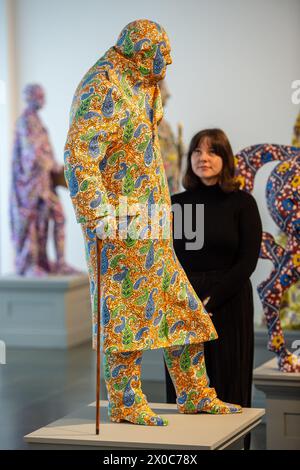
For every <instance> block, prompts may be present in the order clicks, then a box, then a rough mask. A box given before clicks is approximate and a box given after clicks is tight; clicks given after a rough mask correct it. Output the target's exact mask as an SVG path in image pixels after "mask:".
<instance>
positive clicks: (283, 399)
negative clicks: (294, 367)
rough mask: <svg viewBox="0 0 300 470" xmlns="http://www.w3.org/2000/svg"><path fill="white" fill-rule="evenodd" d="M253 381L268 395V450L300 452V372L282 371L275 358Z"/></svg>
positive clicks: (256, 374)
mask: <svg viewBox="0 0 300 470" xmlns="http://www.w3.org/2000/svg"><path fill="white" fill-rule="evenodd" d="M253 381H254V384H255V386H256V387H257V388H258V389H259V390H261V391H262V392H264V393H265V394H266V421H267V449H290V450H292V449H300V373H294V374H293V373H286V372H280V371H279V370H278V366H277V360H276V358H274V359H271V360H270V361H268V362H266V363H265V364H263V365H262V366H260V367H258V368H257V369H255V370H254V373H253Z"/></svg>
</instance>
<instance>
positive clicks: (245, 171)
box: [236, 144, 300, 372]
mask: <svg viewBox="0 0 300 470" xmlns="http://www.w3.org/2000/svg"><path fill="white" fill-rule="evenodd" d="M277 160H279V161H281V162H282V163H279V164H278V165H277V166H276V167H275V168H274V169H273V170H272V172H271V174H270V176H269V178H268V182H267V186H266V199H267V206H268V209H269V212H270V214H271V216H272V218H273V220H274V221H275V223H276V224H277V226H278V227H279V229H280V230H281V231H282V232H284V233H285V235H286V236H287V245H286V249H284V248H283V247H282V246H280V245H279V244H278V243H276V241H275V239H274V237H273V236H272V235H271V234H270V233H268V232H264V233H263V241H262V247H261V253H260V257H261V258H263V259H269V260H271V261H272V263H273V265H274V269H273V270H272V272H271V274H270V276H269V277H268V278H267V279H266V280H265V281H263V282H262V283H261V284H260V285H259V286H258V288H257V290H258V293H259V296H260V299H261V301H262V304H263V309H264V314H265V318H266V323H267V327H268V335H269V342H268V348H269V350H270V351H274V352H275V354H276V355H277V358H278V366H279V369H280V370H282V371H284V372H299V371H300V358H298V357H297V356H296V355H295V354H292V353H291V352H289V351H288V350H287V348H286V343H285V340H284V334H283V331H282V327H281V322H280V316H279V309H280V305H281V300H282V296H283V293H284V292H285V291H286V290H287V289H288V288H289V287H290V286H291V285H293V284H295V283H296V282H297V281H299V279H300V248H299V247H300V193H299V189H300V149H297V148H295V147H291V146H288V145H271V144H262V145H254V146H251V147H248V148H246V149H244V150H242V151H241V152H240V153H238V154H237V156H236V167H237V178H238V179H239V180H240V181H241V183H242V189H244V190H245V191H248V192H251V191H252V190H253V185H254V178H255V175H256V173H257V171H258V170H259V168H261V167H262V166H263V165H264V164H266V163H268V162H271V161H277Z"/></svg>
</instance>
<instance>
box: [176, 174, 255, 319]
mask: <svg viewBox="0 0 300 470" xmlns="http://www.w3.org/2000/svg"><path fill="white" fill-rule="evenodd" d="M171 200H172V209H173V212H174V219H173V234H174V249H175V252H176V255H177V257H178V259H179V261H180V263H181V264H182V267H183V268H184V270H185V271H186V273H187V275H189V274H193V275H196V273H197V272H206V271H210V270H213V271H216V270H222V269H226V268H228V271H227V272H226V276H224V279H223V281H222V282H219V283H217V284H215V285H214V286H212V288H211V290H210V292H209V296H210V301H209V302H208V303H207V305H206V309H207V311H209V312H213V311H214V310H215V309H217V308H218V307H220V306H222V304H224V303H225V302H226V301H227V300H229V299H230V298H231V297H232V296H234V295H235V294H236V293H237V292H238V291H239V289H240V288H241V287H242V286H243V284H244V283H245V282H246V281H247V280H248V279H249V277H250V276H251V274H252V273H253V271H254V270H255V267H256V264H257V260H258V256H259V251H260V245H261V237H262V224H261V219H260V216H259V211H258V208H257V204H256V201H255V199H254V198H253V196H251V194H249V193H246V192H245V191H242V190H238V191H235V192H231V193H225V192H224V191H222V189H221V188H220V186H219V184H215V185H212V186H206V185H205V184H203V183H201V182H200V186H199V188H197V189H196V190H193V191H184V192H182V193H179V194H174V195H172V196H171ZM176 203H177V204H179V205H180V206H181V208H182V222H180V218H177V216H176V210H174V206H175V205H176ZM187 204H190V205H191V207H192V227H191V228H192V231H195V230H196V222H197V228H198V230H200V229H201V226H202V228H203V222H204V234H203V235H204V244H203V246H202V248H200V249H197V250H187V248H186V243H187V242H188V243H191V242H193V241H195V237H194V238H192V239H188V238H186V235H185V233H184V227H187V228H188V225H189V224H190V221H189V219H188V220H187V221H186V222H184V214H186V217H187V214H188V209H187V206H185V205H187ZM196 204H203V205H204V220H203V218H200V220H199V216H198V217H197V220H196ZM180 226H181V229H182V234H183V235H182V238H181V239H176V238H175V236H176V234H175V229H177V230H178V229H179V228H180ZM191 228H190V229H189V231H190V232H191ZM202 237H203V236H202ZM200 238H201V237H200ZM201 300H203V299H201Z"/></svg>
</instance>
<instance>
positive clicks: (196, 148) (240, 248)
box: [166, 129, 262, 407]
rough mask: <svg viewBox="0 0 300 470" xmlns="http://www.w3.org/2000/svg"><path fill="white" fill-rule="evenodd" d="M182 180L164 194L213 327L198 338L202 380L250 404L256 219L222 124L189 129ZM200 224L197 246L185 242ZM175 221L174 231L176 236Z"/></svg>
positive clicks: (181, 253) (227, 397) (170, 395)
mask: <svg viewBox="0 0 300 470" xmlns="http://www.w3.org/2000/svg"><path fill="white" fill-rule="evenodd" d="M183 186H184V187H185V189H186V191H184V192H182V193H179V194H175V195H173V196H172V198H171V199H172V206H173V210H174V227H173V233H174V248H175V252H176V255H177V257H178V259H179V261H180V263H181V264H182V266H183V268H184V270H185V271H186V273H187V275H188V278H189V280H190V282H191V284H192V285H193V287H194V289H195V291H196V292H197V294H198V296H199V298H200V299H201V300H202V301H203V304H204V305H205V308H206V310H207V311H208V312H209V313H210V315H211V317H212V321H213V323H214V325H215V328H216V330H217V333H218V335H219V338H218V339H217V340H215V341H210V342H208V343H205V362H206V367H207V373H208V376H209V378H210V386H212V387H214V388H215V389H216V391H217V393H218V396H219V397H220V398H221V399H222V400H224V401H229V402H233V403H239V404H241V405H242V406H244V407H250V406H251V387H252V368H253V350H254V325H253V314H254V309H253V297H252V286H251V282H250V279H249V278H250V276H251V274H252V273H253V271H254V270H255V267H256V264H257V260H258V256H259V250H260V244H261V237H262V224H261V220H260V216H259V212H258V208H257V205H256V202H255V199H254V198H253V197H252V196H251V195H250V194H248V193H246V192H244V191H241V190H239V189H238V188H239V183H237V181H235V179H234V156H233V152H232V149H231V146H230V143H229V141H228V138H227V136H226V135H225V134H224V132H223V131H222V130H220V129H208V130H203V131H201V132H199V133H197V134H196V135H195V136H194V137H193V139H192V141H191V144H190V148H189V152H188V161H187V169H186V173H185V176H184V179H183ZM177 204H179V206H180V207H181V210H182V222H181V224H180V223H178V224H177V223H176V220H177V217H176V205H177ZM199 204H203V205H204V224H203V220H197V223H196V216H195V215H196V205H199ZM188 205H190V208H191V209H192V212H191V217H190V220H189V219H188V214H189V206H188ZM198 214H199V212H198ZM198 218H199V216H198ZM198 218H197V219H198ZM190 222H192V226H191V224H190ZM203 225H204V244H203V246H202V248H201V249H197V250H195V249H194V250H191V249H187V247H186V243H187V242H189V243H192V242H193V240H191V238H190V237H188V238H186V235H185V234H186V233H187V231H188V230H189V231H191V230H195V228H197V229H198V231H199V228H201V227H202V228H203ZM180 229H181V230H182V237H181V238H178V239H176V232H177V233H178V230H180ZM166 381H167V401H168V402H169V403H170V402H171V403H174V402H175V400H176V395H175V391H174V387H173V385H172V381H171V380H170V376H169V374H168V371H167V369H166Z"/></svg>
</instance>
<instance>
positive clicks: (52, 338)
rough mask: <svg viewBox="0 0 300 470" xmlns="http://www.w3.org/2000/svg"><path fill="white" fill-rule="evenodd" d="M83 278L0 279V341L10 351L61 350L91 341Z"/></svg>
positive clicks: (87, 304)
mask: <svg viewBox="0 0 300 470" xmlns="http://www.w3.org/2000/svg"><path fill="white" fill-rule="evenodd" d="M90 311H91V307H90V295H89V281H88V276H87V275H85V274H82V275H74V276H49V277H47V278H44V279H43V278H42V279H34V278H25V277H22V276H13V275H12V276H6V277H1V278H0V325H1V327H0V340H3V341H4V342H5V343H6V345H7V346H12V347H32V348H35V347H38V348H58V349H64V348H69V347H71V346H75V345H77V344H80V343H83V342H85V341H87V340H88V339H89V338H91V315H90Z"/></svg>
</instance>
